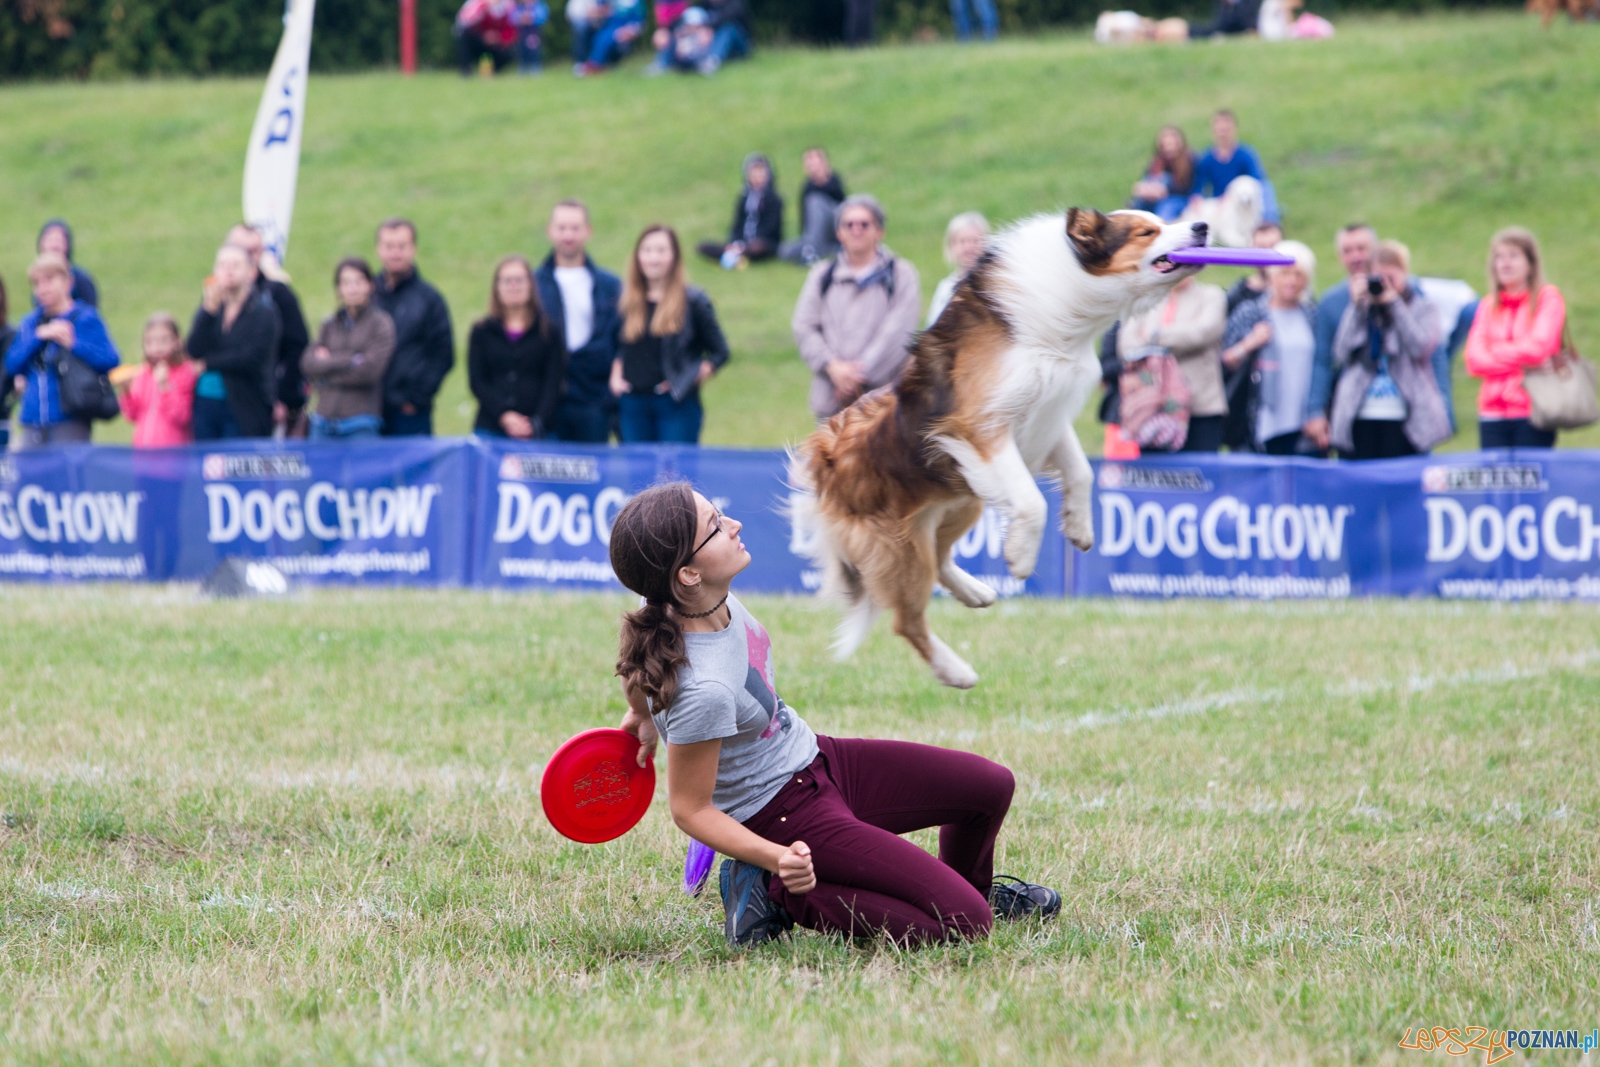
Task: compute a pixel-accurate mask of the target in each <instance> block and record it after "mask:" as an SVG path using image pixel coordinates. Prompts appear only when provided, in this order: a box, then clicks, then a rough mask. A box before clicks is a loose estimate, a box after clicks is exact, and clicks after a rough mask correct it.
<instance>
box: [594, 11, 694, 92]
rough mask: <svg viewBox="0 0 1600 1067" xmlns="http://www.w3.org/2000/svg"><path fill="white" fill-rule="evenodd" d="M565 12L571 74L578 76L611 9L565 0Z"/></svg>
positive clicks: (609, 15)
mask: <svg viewBox="0 0 1600 1067" xmlns="http://www.w3.org/2000/svg"><path fill="white" fill-rule="evenodd" d="M685 6H687V5H685ZM565 11H566V16H567V25H568V26H569V27H570V28H571V30H572V63H573V68H572V72H573V73H574V74H579V73H581V72H580V70H579V68H580V67H582V66H583V65H584V64H586V63H587V62H588V61H589V50H590V49H591V48H593V47H594V37H595V34H597V33H599V32H600V27H601V26H604V25H605V24H606V19H608V18H610V17H611V8H610V7H609V6H607V5H605V4H602V3H599V2H598V0H567V6H566V9H565Z"/></svg>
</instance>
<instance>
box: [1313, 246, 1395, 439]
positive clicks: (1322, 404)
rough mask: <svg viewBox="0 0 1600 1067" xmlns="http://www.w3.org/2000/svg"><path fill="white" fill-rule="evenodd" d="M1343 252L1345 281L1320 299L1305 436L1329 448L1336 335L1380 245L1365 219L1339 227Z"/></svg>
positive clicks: (1364, 283)
mask: <svg viewBox="0 0 1600 1067" xmlns="http://www.w3.org/2000/svg"><path fill="white" fill-rule="evenodd" d="M1333 246H1334V248H1335V249H1336V250H1337V251H1338V253H1339V264H1340V266H1342V267H1344V272H1345V275H1346V277H1345V280H1344V281H1342V282H1335V283H1334V284H1333V285H1330V286H1328V290H1327V292H1325V293H1323V294H1322V297H1321V299H1319V300H1318V301H1317V331H1316V341H1317V351H1316V356H1315V357H1314V358H1313V360H1312V364H1311V395H1310V397H1308V398H1307V410H1308V411H1309V412H1310V413H1311V417H1310V418H1309V419H1307V420H1306V425H1305V431H1304V432H1305V435H1306V436H1307V437H1309V438H1310V439H1311V440H1313V441H1315V442H1316V443H1317V447H1319V448H1322V449H1327V447H1328V404H1329V402H1330V401H1331V400H1332V399H1333V385H1334V379H1335V377H1336V373H1337V372H1336V371H1335V370H1334V367H1333V335H1334V334H1335V333H1337V332H1338V330H1339V321H1340V320H1341V319H1342V318H1343V317H1344V312H1345V309H1346V308H1348V307H1349V306H1350V301H1351V299H1352V298H1353V296H1354V295H1355V293H1356V291H1357V290H1358V289H1364V288H1365V287H1366V284H1367V272H1368V271H1370V270H1371V269H1372V253H1373V252H1374V251H1375V250H1376V249H1377V247H1378V234H1377V231H1375V230H1374V229H1373V228H1372V227H1371V226H1368V225H1367V224H1366V223H1364V222H1352V223H1350V224H1349V225H1347V226H1345V227H1343V228H1342V229H1340V230H1339V233H1338V235H1337V236H1335V237H1334V239H1333Z"/></svg>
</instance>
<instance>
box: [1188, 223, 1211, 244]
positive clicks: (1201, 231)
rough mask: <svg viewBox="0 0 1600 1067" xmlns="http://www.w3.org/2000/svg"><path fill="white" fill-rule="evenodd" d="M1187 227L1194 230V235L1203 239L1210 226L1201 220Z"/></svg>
mask: <svg viewBox="0 0 1600 1067" xmlns="http://www.w3.org/2000/svg"><path fill="white" fill-rule="evenodd" d="M1189 229H1190V230H1192V231H1193V232H1194V235H1195V236H1196V237H1198V238H1200V240H1202V241H1204V240H1205V239H1206V233H1207V232H1208V231H1209V230H1210V227H1209V226H1207V225H1206V224H1205V223H1203V222H1197V223H1195V224H1194V225H1193V226H1191V227H1189Z"/></svg>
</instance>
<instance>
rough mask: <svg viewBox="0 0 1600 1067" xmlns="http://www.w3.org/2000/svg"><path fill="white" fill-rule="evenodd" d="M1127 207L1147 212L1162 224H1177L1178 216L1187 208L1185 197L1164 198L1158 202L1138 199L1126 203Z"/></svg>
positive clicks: (1187, 199) (1187, 202)
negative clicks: (1157, 218)
mask: <svg viewBox="0 0 1600 1067" xmlns="http://www.w3.org/2000/svg"><path fill="white" fill-rule="evenodd" d="M1128 206H1129V207H1131V208H1137V209H1138V210H1140V211H1149V212H1152V213H1153V214H1155V215H1156V216H1157V217H1159V218H1160V219H1161V221H1162V222H1177V221H1178V216H1179V215H1182V214H1183V209H1184V208H1186V207H1188V206H1189V198H1188V197H1187V196H1164V197H1162V198H1161V199H1160V200H1140V199H1139V198H1138V197H1135V198H1133V199H1132V200H1130V201H1128Z"/></svg>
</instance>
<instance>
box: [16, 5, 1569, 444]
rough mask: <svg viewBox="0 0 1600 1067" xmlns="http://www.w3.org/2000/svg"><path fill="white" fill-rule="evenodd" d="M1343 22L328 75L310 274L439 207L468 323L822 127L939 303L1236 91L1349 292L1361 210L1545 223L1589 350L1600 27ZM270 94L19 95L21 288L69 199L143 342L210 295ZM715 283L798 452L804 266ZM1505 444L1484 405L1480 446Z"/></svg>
mask: <svg viewBox="0 0 1600 1067" xmlns="http://www.w3.org/2000/svg"><path fill="white" fill-rule="evenodd" d="M1339 30H1340V32H1339V35H1338V37H1337V38H1335V39H1334V40H1332V41H1326V42H1301V43H1284V44H1269V43H1266V42H1260V41H1230V42H1227V43H1225V44H1219V45H1196V46H1191V47H1187V48H1176V49H1169V48H1145V49H1128V50H1124V49H1105V48H1099V47H1096V46H1095V45H1094V44H1092V43H1091V42H1089V41H1088V40H1087V39H1086V38H1085V37H1083V36H1081V35H1073V36H1056V37H1041V38H1033V39H1015V40H1007V41H1004V42H1002V43H1001V44H999V45H997V46H994V47H990V48H972V49H961V48H958V47H957V46H954V45H948V44H937V45H927V46H910V47H901V48H886V49H881V50H876V51H872V52H867V53H851V52H844V51H802V50H784V51H770V52H767V53H764V54H761V55H760V56H759V57H758V58H757V59H756V60H755V61H754V62H751V63H747V64H740V65H736V66H734V67H732V68H730V69H728V70H726V71H725V72H724V73H723V74H721V75H720V76H718V77H717V78H715V79H712V80H706V79H701V78H676V77H673V78H663V79H658V80H653V81H649V80H645V79H643V78H641V77H639V76H638V71H639V69H640V64H639V63H638V61H635V62H634V63H632V64H630V66H629V67H627V68H626V69H624V70H623V71H621V72H620V73H617V74H615V75H612V76H609V77H604V78H598V79H590V80H585V81H581V82H580V81H576V80H574V79H572V78H570V77H569V76H567V75H566V74H565V73H563V72H561V71H559V70H552V71H551V72H549V73H547V74H546V75H544V76H543V77H542V78H538V79H518V78H511V77H507V78H502V79H500V80H497V81H492V82H490V81H483V80H477V79H473V80H470V81H463V80H461V79H459V78H457V77H455V76H453V75H448V74H430V75H424V76H420V77H417V78H415V79H410V80H408V79H404V78H401V77H400V76H399V75H397V74H370V75H359V76H348V77H316V78H313V80H312V87H311V98H310V107H309V115H308V120H307V131H308V132H307V136H306V142H305V152H304V158H303V162H302V169H301V176H300V191H299V204H298V208H297V214H296V217H295V225H294V234H293V241H292V245H291V250H290V257H289V267H290V269H291V270H292V271H293V273H294V274H295V277H296V280H297V284H298V287H299V289H300V291H301V293H302V296H303V298H304V299H305V302H306V304H307V309H308V312H309V313H311V314H312V315H313V316H320V315H322V314H325V313H326V312H327V311H328V310H329V309H330V307H331V304H332V289H331V285H330V284H329V281H328V277H327V276H328V273H329V271H330V269H331V267H332V264H333V263H334V262H335V261H336V260H337V258H338V257H339V256H341V255H345V254H348V253H351V252H370V249H371V243H372V227H373V225H374V223H375V222H377V221H378V220H379V219H380V218H382V217H384V216H386V215H390V214H397V213H403V214H407V215H410V216H412V217H413V218H415V219H416V220H417V222H418V224H419V226H420V228H421V233H422V248H423V258H422V267H423V270H424V272H425V273H426V274H427V275H428V276H429V277H431V278H432V279H433V280H434V281H435V282H437V283H438V284H439V285H440V286H441V288H442V289H443V290H444V291H445V293H446V295H447V296H448V297H449V299H450V302H451V305H452V307H453V309H454V312H455V318H456V327H457V332H458V335H460V336H461V337H462V338H463V339H464V337H465V334H466V329H467V326H468V324H469V323H470V321H471V319H473V318H475V317H476V316H477V315H479V314H481V313H482V309H483V307H484V304H485V302H486V297H487V287H488V276H489V272H490V269H491V267H492V265H493V263H494V261H495V260H496V259H497V258H498V257H499V256H500V255H501V254H503V253H505V252H508V251H512V250H522V251H525V252H528V253H529V254H531V255H535V256H538V255H542V254H543V251H544V247H545V246H544V241H543V236H542V231H543V221H544V217H545V214H546V212H547V210H548V208H549V205H550V204H551V203H552V202H553V201H555V200H556V199H558V198H560V197H563V196H572V195H577V196H582V197H584V198H585V199H587V200H588V201H589V203H590V204H591V205H592V207H593V210H594V215H595V220H596V224H597V229H598V235H597V239H596V242H595V246H594V251H595V252H596V254H597V258H598V259H599V261H600V262H601V263H602V264H605V265H609V266H613V267H615V266H617V265H619V264H620V263H621V262H622V261H623V259H624V258H625V256H626V254H627V251H628V249H629V248H630V247H631V240H632V237H633V236H634V235H635V234H636V233H637V232H638V230H639V228H640V227H641V226H643V225H644V224H646V223H648V222H651V221H656V220H664V221H668V222H671V223H673V224H674V225H676V226H677V227H678V228H679V229H680V230H681V232H682V233H683V234H684V236H685V237H686V238H688V239H691V240H693V239H700V238H704V237H709V236H713V235H717V234H719V233H720V232H721V231H722V230H723V229H724V228H725V227H726V225H727V219H728V215H729V211H730V208H731V204H732V200H733V195H734V192H735V190H736V183H737V175H738V167H739V161H740V159H741V158H742V157H743V155H744V154H745V153H746V152H748V151H751V150H754V149H759V150H762V151H765V152H767V153H769V154H770V155H771V156H772V157H773V158H774V160H775V161H776V164H777V169H778V177H779V180H780V183H781V186H782V189H783V190H784V191H785V192H786V194H787V195H788V196H789V197H790V198H791V199H792V197H793V195H794V190H795V188H796V187H797V185H798V183H799V180H800V177H801V175H800V172H799V154H800V151H801V149H802V148H804V147H805V146H807V145H809V144H812V143H820V144H824V145H826V146H828V148H829V149H830V150H831V151H832V153H833V154H834V157H835V159H836V162H837V165H838V167H839V169H840V171H841V172H842V173H843V174H844V176H845V177H846V179H847V181H848V183H849V185H850V187H851V188H852V189H854V190H866V191H871V192H874V193H876V194H877V195H878V196H879V197H880V198H881V199H882V200H883V202H884V203H885V205H886V206H887V209H888V212H889V227H890V228H889V240H890V243H891V244H892V246H893V247H894V248H895V249H896V250H897V251H899V252H901V253H904V254H906V255H908V256H910V257H911V258H912V259H913V260H914V261H915V262H916V263H917V265H918V267H919V269H920V270H921V272H922V275H923V282H924V285H923V290H924V299H926V297H927V295H928V294H929V293H931V291H932V287H933V284H934V282H935V281H937V279H938V278H939V277H941V276H942V275H943V274H944V272H945V267H944V265H943V263H942V261H941V259H940V253H939V246H940V240H941V237H942V234H943V227H944V223H945V221H946V220H947V219H948V218H949V217H950V216H951V215H952V214H954V213H956V212H958V211H962V210H967V209H971V208H976V209H979V210H981V211H983V212H985V213H986V214H987V215H988V216H989V217H990V218H991V219H995V220H1005V219H1010V218H1014V217H1016V216H1018V215H1022V214H1026V213H1029V212H1033V211H1038V210H1045V209H1050V208H1054V207H1058V206H1062V205H1066V204H1094V205H1097V206H1100V207H1104V208H1110V207H1114V206H1117V205H1118V204H1120V203H1121V201H1122V199H1123V198H1124V197H1125V196H1126V194H1127V188H1128V185H1129V183H1130V182H1131V181H1132V179H1133V177H1134V175H1135V174H1136V173H1137V171H1138V169H1139V167H1140V166H1141V164H1142V163H1143V161H1144V158H1145V155H1146V153H1147V151H1148V149H1149V143H1150V141H1151V140H1152V138H1153V135H1154V132H1155V130H1156V128H1157V127H1158V126H1160V125H1161V124H1162V123H1163V122H1169V121H1175V122H1178V123H1180V124H1181V125H1182V126H1183V127H1184V128H1185V129H1186V130H1187V131H1188V132H1189V135H1190V137H1191V139H1192V140H1194V141H1196V142H1198V143H1203V142H1204V140H1205V138H1206V119H1207V117H1208V115H1209V114H1210V112H1211V111H1212V109H1214V108H1216V107H1218V106H1230V107H1232V108H1234V109H1235V110H1237V111H1238V112H1239V114H1240V116H1241V119H1242V122H1243V128H1244V133H1245V136H1246V139H1247V140H1249V141H1250V142H1252V143H1253V144H1255V145H1256V146H1257V147H1258V148H1259V149H1260V151H1261V153H1262V155H1263V156H1264V158H1265V160H1266V162H1267V165H1268V168H1269V171H1270V172H1271V173H1272V175H1273V177H1274V180H1275V181H1276V183H1277V185H1278V188H1279V192H1280V196H1281V198H1282V200H1283V202H1284V204H1285V206H1286V208H1287V212H1288V222H1289V231H1290V234H1291V235H1292V236H1295V237H1299V238H1302V239H1304V240H1306V241H1308V242H1309V243H1310V244H1311V245H1312V246H1313V247H1314V248H1315V249H1316V250H1317V252H1318V255H1319V256H1320V257H1322V259H1323V261H1324V268H1323V270H1322V272H1321V274H1322V281H1323V282H1324V284H1325V283H1327V282H1328V281H1331V280H1332V279H1333V278H1334V276H1335V273H1336V271H1337V264H1336V262H1335V261H1334V258H1333V254H1332V235H1333V232H1334V230H1335V229H1336V228H1337V226H1339V225H1340V224H1342V223H1344V222H1346V221H1348V220H1351V219H1355V218H1361V219H1366V220H1369V221H1371V222H1372V223H1374V224H1375V225H1376V226H1378V228H1379V229H1380V230H1381V231H1382V232H1383V233H1384V234H1385V235H1386V236H1394V237H1398V238H1400V239H1402V240H1404V241H1406V242H1407V243H1408V244H1410V246H1411V248H1412V250H1413V252H1414V255H1415V258H1416V267H1417V269H1418V271H1419V272H1420V273H1424V274H1432V275H1445V276H1457V277H1464V278H1466V279H1468V280H1470V281H1472V282H1473V283H1474V284H1475V285H1478V286H1480V287H1481V285H1482V284H1483V271H1484V268H1483V262H1484V252H1485V243H1486V239H1487V238H1488V236H1489V234H1490V233H1491V232H1492V231H1493V230H1495V229H1496V228H1498V227H1500V226H1503V225H1507V224H1510V223H1519V224H1522V225H1526V226H1529V227H1531V228H1532V229H1534V230H1535V231H1536V232H1538V233H1539V234H1540V235H1541V237H1542V238H1543V239H1544V242H1545V247H1546V253H1547V260H1548V273H1549V275H1550V277H1551V278H1552V279H1553V280H1555V281H1557V282H1559V283H1560V284H1561V285H1562V286H1563V288H1564V290H1565V291H1566V293H1567V297H1568V301H1569V304H1570V305H1571V306H1572V308H1573V321H1574V326H1575V335H1576V338H1577V340H1578V343H1579V345H1580V347H1590V348H1592V347H1594V346H1593V343H1592V341H1589V339H1591V338H1595V337H1597V336H1600V280H1597V278H1596V277H1595V275H1594V274H1593V272H1591V271H1588V270H1585V269H1583V268H1582V264H1583V258H1582V257H1584V256H1585V255H1588V254H1590V253H1591V252H1592V248H1593V239H1592V237H1591V236H1590V233H1591V232H1592V229H1593V227H1594V226H1595V223H1596V221H1597V216H1600V189H1597V187H1596V185H1595V182H1594V173H1595V163H1596V153H1595V149H1594V147H1593V146H1594V137H1593V134H1594V129H1595V122H1596V119H1597V117H1600V116H1597V114H1596V105H1595V101H1596V100H1600V31H1597V30H1596V29H1595V28H1594V27H1587V26H1586V27H1570V26H1567V25H1564V24H1557V25H1556V26H1555V27H1553V28H1552V29H1551V30H1550V31H1549V32H1544V31H1541V30H1540V29H1539V26H1538V24H1537V22H1536V21H1534V20H1532V19H1531V18H1529V17H1525V16H1521V15H1513V14H1493V15H1481V16H1454V15H1452V16H1438V17H1430V18H1427V19H1390V18H1385V19H1363V20H1359V21H1358V20H1350V21H1347V22H1345V23H1343V24H1341V25H1340V28H1339ZM260 90H261V85H260V83H259V82H258V81H256V80H253V79H252V80H248V81H240V80H211V81H203V82H195V81H167V82H143V83H116V84H87V85H71V84H54V85H33V86H17V87H7V88H5V89H3V90H0V128H4V129H5V131H6V144H7V148H8V151H6V152H5V153H3V154H0V189H4V190H6V193H7V195H6V196H4V197H0V275H3V276H4V278H5V279H6V281H7V282H8V283H9V285H10V290H11V293H12V304H13V306H14V307H15V306H17V305H19V304H22V303H25V301H26V294H25V288H26V285H25V280H24V277H23V274H24V270H25V267H26V264H27V262H28V259H29V257H30V254H31V251H32V240H33V235H34V233H35V232H36V230H37V227H38V224H39V223H40V222H41V221H42V220H43V219H44V218H46V217H48V216H50V215H64V216H65V217H67V218H68V219H70V220H71V221H72V223H73V224H74V225H75V227H76V228H77V231H78V236H79V248H80V255H79V258H80V260H81V261H82V262H83V264H84V265H85V266H87V267H88V268H89V269H90V270H91V271H93V272H94V273H95V274H96V276H97V277H98V279H99V281H100V283H101V289H102V292H103V293H104V294H105V295H104V303H105V307H106V310H107V312H108V317H109V320H110V323H111V326H112V328H113V331H114V334H115V336H116V338H117V340H118V341H119V343H121V344H122V345H123V346H124V348H125V350H128V352H129V354H130V355H136V353H135V352H133V350H134V349H136V346H137V341H138V327H139V324H140V322H141V321H142V320H143V318H144V316H145V315H146V314H147V313H148V312H149V311H152V310H155V309H157V308H166V309H170V310H172V311H174V312H177V313H179V314H180V315H181V316H185V317H186V316H187V315H188V314H189V313H190V312H192V310H193V307H194V305H195V303H196V301H197V295H198V283H199V279H200V278H201V277H203V276H204V275H205V274H206V273H207V270H208V269H209V265H210V260H211V255H212V253H213V251H214V249H215V246H216V244H217V242H218V241H219V240H220V237H221V235H222V233H223V232H224V230H225V229H226V227H227V225H228V224H229V223H230V222H231V221H233V220H234V219H235V217H236V216H237V213H238V211H239V182H240V168H241V164H242V158H243V152H244V143H245V139H246V136H247V134H248V131H249V126H250V122H251V119H252V117H253V114H254V109H255V105H256V101H257V99H258V96H259V93H260ZM789 225H790V227H791V229H792V228H793V226H794V205H793V204H791V205H790V223H789ZM1213 273H1214V274H1215V275H1216V277H1215V278H1214V279H1213V280H1218V281H1227V280H1229V279H1230V278H1231V274H1229V273H1226V272H1216V271H1214V272H1213ZM693 278H694V279H695V280H696V281H697V282H699V283H700V284H702V285H704V286H705V287H706V288H708V289H709V290H710V291H711V293H712V295H713V297H714V298H715V300H716V302H717V305H718V308H719V309H720V311H721V313H722V315H723V318H724V321H725V325H726V326H727V328H728V332H729V335H730V338H731V341H732V344H733V348H734V353H735V362H734V363H733V365H732V366H731V367H730V368H729V369H728V371H727V373H725V374H724V375H723V376H722V377H720V378H719V379H717V380H716V381H715V382H714V383H713V384H712V386H711V387H710V388H709V390H708V396H707V404H708V409H709V417H708V421H707V432H706V439H707V440H708V441H710V442H715V443H728V444H747V445H776V444H781V443H783V442H786V441H790V440H793V439H795V438H796V437H797V436H799V435H800V434H802V433H804V432H805V431H806V429H807V428H808V426H809V423H810V419H809V416H808V414H807V412H806V408H805V384H806V375H805V371H804V369H803V368H802V367H801V365H800V363H799V361H798V359H797V357H796V356H795V353H794V348H793V345H792V343H791V340H790V336H789V315H790V312H791V310H792V307H793V301H794V297H795V295H796V293H797V292H798V289H799V285H800V281H801V274H800V272H799V271H798V270H797V269H795V268H792V267H789V266H785V265H769V266H762V267H758V268H755V269H752V270H749V271H746V272H739V273H735V274H724V273H722V272H721V271H719V270H717V269H715V267H714V266H713V265H711V264H708V263H701V264H696V265H695V266H694V268H693ZM1586 342H1587V344H1586ZM445 388H446V392H445V396H444V399H443V402H442V403H441V405H440V419H439V423H440V430H441V432H448V433H462V432H466V430H467V429H468V427H469V426H470V423H471V415H472V410H473V408H472V406H471V404H470V403H469V397H468V394H467V389H466V383H465V376H464V374H463V373H461V371H460V370H459V369H458V371H457V372H456V373H455V374H453V375H452V376H451V378H450V380H449V382H448V383H447V384H446V387H445ZM1475 393H1476V383H1475V382H1473V381H1471V380H1461V381H1460V382H1459V383H1458V390H1457V394H1458V404H1459V405H1460V406H1462V408H1463V409H1464V410H1465V411H1468V412H1470V411H1471V410H1472V407H1473V404H1472V398H1473V397H1474V396H1475ZM127 432H128V430H127V427H126V426H120V425H118V426H111V427H107V428H103V429H102V430H101V431H100V436H101V437H102V439H105V440H125V439H126V437H127ZM1093 437H1094V440H1093V444H1094V446H1095V447H1097V446H1098V434H1095V435H1093ZM1585 442H1587V443H1600V431H1591V432H1590V433H1588V434H1585V435H1575V436H1574V438H1573V442H1571V443H1585ZM1475 443H1476V434H1475V432H1473V431H1472V430H1471V428H1470V426H1469V427H1467V428H1465V429H1464V432H1463V433H1462V435H1461V436H1459V437H1458V438H1457V440H1456V442H1455V446H1456V447H1459V446H1462V445H1465V446H1468V447H1472V446H1475Z"/></svg>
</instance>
